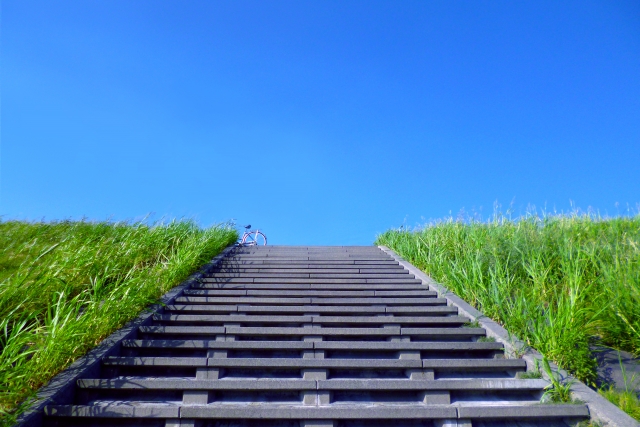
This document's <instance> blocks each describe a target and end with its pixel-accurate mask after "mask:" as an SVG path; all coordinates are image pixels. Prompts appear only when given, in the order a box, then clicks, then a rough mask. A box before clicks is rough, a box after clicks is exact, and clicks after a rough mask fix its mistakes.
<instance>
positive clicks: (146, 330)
mask: <svg viewBox="0 0 640 427" xmlns="http://www.w3.org/2000/svg"><path fill="white" fill-rule="evenodd" d="M138 329H139V331H140V333H142V334H157V335H160V334H166V335H192V336H198V335H208V336H212V335H214V336H215V335H223V334H227V335H252V336H260V335H282V336H307V335H308V336H358V335H360V336H363V337H364V336H388V337H391V336H401V335H402V336H410V337H429V338H432V339H433V338H436V337H441V338H459V339H461V338H471V337H481V336H484V335H485V330H484V329H482V328H400V327H395V326H392V327H385V328H310V327H306V328H304V327H303V328H296V327H290V328H287V327H239V326H227V327H224V328H221V327H210V326H141V327H140V328H138ZM220 329H223V330H224V331H220ZM259 342H262V341H259ZM375 343H376V344H377V342H375Z"/></svg>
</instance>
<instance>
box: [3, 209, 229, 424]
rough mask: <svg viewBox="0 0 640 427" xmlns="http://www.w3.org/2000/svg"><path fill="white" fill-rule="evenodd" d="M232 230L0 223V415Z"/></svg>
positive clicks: (12, 410) (7, 418)
mask: <svg viewBox="0 0 640 427" xmlns="http://www.w3.org/2000/svg"><path fill="white" fill-rule="evenodd" d="M237 238H238V235H237V232H236V230H235V229H233V228H231V227H230V226H226V225H225V226H215V227H212V228H208V229H201V228H199V227H198V226H197V225H196V224H195V223H193V222H190V221H174V222H171V223H168V224H155V225H151V226H150V225H146V224H143V223H133V224H130V223H108V222H102V223H90V222H85V221H80V222H71V221H63V222H56V223H27V222H18V221H7V222H0V421H1V423H2V424H5V425H6V424H9V423H11V422H12V420H13V419H14V418H15V416H16V414H17V413H18V412H20V411H21V410H24V408H25V406H26V403H25V399H27V398H29V397H31V396H33V395H34V393H35V390H37V389H38V388H39V387H40V386H42V385H43V384H45V383H46V382H48V381H49V380H50V379H51V378H52V377H53V376H54V375H56V374H57V373H58V372H60V371H61V370H63V369H64V368H65V367H67V366H68V365H69V364H70V363H71V362H73V361H74V360H75V359H77V358H78V357H80V356H82V355H84V354H85V353H86V352H87V351H88V350H90V349H91V348H93V347H94V346H96V345H97V344H98V343H99V342H100V341H101V340H103V339H104V338H105V337H107V336H108V335H110V334H111V333H112V332H114V331H115V330H117V329H118V328H120V327H122V326H123V325H124V324H125V323H126V322H128V321H129V320H131V319H133V318H135V317H136V316H137V315H138V314H139V313H140V312H141V311H142V310H143V309H144V307H145V306H147V305H149V304H150V303H153V302H155V301H157V300H158V298H159V297H160V296H162V295H163V294H164V293H166V292H167V291H168V290H169V289H171V288H172V287H174V286H176V285H177V284H178V283H180V282H181V281H182V280H184V279H185V278H186V277H188V276H189V274H191V273H192V272H193V271H195V270H196V269H197V268H198V267H199V266H200V265H202V264H204V263H206V262H207V261H208V260H210V259H211V258H212V257H213V256H215V255H217V254H218V253H219V252H220V251H222V249H224V248H225V247H226V246H228V245H229V244H230V243H232V242H234V241H235V240H237Z"/></svg>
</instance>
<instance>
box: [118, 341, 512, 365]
mask: <svg viewBox="0 0 640 427" xmlns="http://www.w3.org/2000/svg"><path fill="white" fill-rule="evenodd" d="M231 342H233V341H231ZM287 342H290V341H287ZM224 343H225V342H224V341H212V340H179V339H173V340H124V341H123V342H122V346H123V348H162V349H216V348H229V347H228V346H227V347H224ZM243 343H244V342H243ZM327 344H334V343H333V342H330V343H327ZM347 344H348V345H352V346H353V345H354V344H356V343H353V342H351V343H347ZM376 344H378V348H380V349H381V350H396V351H401V350H414V351H436V352H437V351H448V352H454V351H457V352H487V351H501V350H503V349H504V347H503V345H502V344H501V343H498V342H455V341H429V342H402V343H396V342H385V343H376ZM307 348H313V347H307ZM345 348H348V347H346V346H340V347H337V346H333V347H331V348H328V349H329V350H331V349H345ZM356 349H357V348H356ZM233 360H240V359H233ZM249 360H264V361H268V363H271V361H274V360H276V361H277V360H279V359H249ZM282 360H285V361H286V360H299V359H282ZM304 360H314V359H304ZM326 360H329V359H326ZM333 360H336V359H333ZM353 360H362V359H353ZM372 360H376V359H372ZM382 360H387V359H382ZM265 363H267V362H265ZM274 363H275V362H274ZM287 363H288V362H287ZM292 363H293V362H292Z"/></svg>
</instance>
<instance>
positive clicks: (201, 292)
mask: <svg viewBox="0 0 640 427" xmlns="http://www.w3.org/2000/svg"><path fill="white" fill-rule="evenodd" d="M184 295H198V296H290V297H299V296H301V297H304V296H311V297H314V296H315V297H375V296H381V297H434V296H437V293H436V292H434V291H429V290H428V289H421V290H417V291H403V290H398V291H338V290H330V291H322V290H294V289H289V290H253V289H247V290H243V289H187V290H185V291H184Z"/></svg>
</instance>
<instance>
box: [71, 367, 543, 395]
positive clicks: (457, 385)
mask: <svg viewBox="0 0 640 427" xmlns="http://www.w3.org/2000/svg"><path fill="white" fill-rule="evenodd" d="M232 360H233V359H232ZM398 362H405V361H400V360H399V361H398ZM378 365H379V366H378V367H379V368H381V369H384V368H387V367H391V368H397V367H403V368H405V367H406V368H411V367H413V366H400V365H401V364H397V365H398V366H387V365H389V364H378ZM404 365H406V364H404ZM229 366H232V365H225V367H229ZM316 367H317V366H316ZM341 367H345V368H349V367H351V366H349V365H348V364H347V365H344V366H341ZM548 384H549V383H548V382H547V381H546V380H542V379H528V380H514V379H472V380H410V379H405V380H393V379H392V380H390V379H364V380H361V379H332V380H304V379H295V380H287V379H271V378H269V379H259V380H255V379H248V380H243V379H222V380H197V379H181V378H153V379H144V378H135V379H130V378H107V379H105V378H98V379H80V380H78V381H77V385H78V387H80V388H85V389H130V390H247V391H249V390H486V391H492V390H494V389H497V390H500V391H505V390H542V389H544V388H545V387H546V386H547V385H548Z"/></svg>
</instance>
